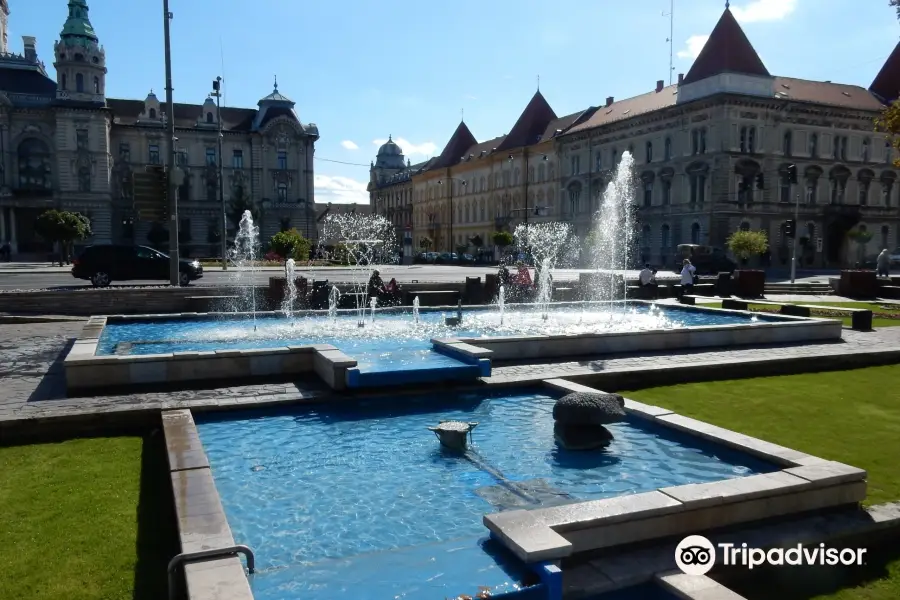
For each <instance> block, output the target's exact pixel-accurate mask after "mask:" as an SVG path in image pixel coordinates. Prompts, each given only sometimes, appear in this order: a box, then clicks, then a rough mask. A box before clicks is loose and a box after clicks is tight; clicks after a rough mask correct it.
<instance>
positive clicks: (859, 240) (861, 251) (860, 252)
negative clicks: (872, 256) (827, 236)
mask: <svg viewBox="0 0 900 600" xmlns="http://www.w3.org/2000/svg"><path fill="white" fill-rule="evenodd" d="M847 237H848V238H849V239H851V240H853V241H854V242H856V252H857V260H859V262H860V263H862V262H863V261H864V260H865V254H866V245H867V244H868V243H869V242H871V241H872V232H871V231H865V230H862V229H855V230H853V231H851V232H850V233H848V234H847Z"/></svg>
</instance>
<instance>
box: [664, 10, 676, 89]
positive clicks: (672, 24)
mask: <svg viewBox="0 0 900 600" xmlns="http://www.w3.org/2000/svg"><path fill="white" fill-rule="evenodd" d="M662 16H664V17H669V37H668V38H666V41H667V42H669V85H672V73H674V72H675V64H674V63H673V62H672V59H673V55H674V49H675V0H669V12H664V13H663V14H662Z"/></svg>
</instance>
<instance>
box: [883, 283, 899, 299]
mask: <svg viewBox="0 0 900 600" xmlns="http://www.w3.org/2000/svg"><path fill="white" fill-rule="evenodd" d="M878 295H879V296H881V297H882V298H890V299H891V300H898V299H900V285H882V286H880V287H879V288H878Z"/></svg>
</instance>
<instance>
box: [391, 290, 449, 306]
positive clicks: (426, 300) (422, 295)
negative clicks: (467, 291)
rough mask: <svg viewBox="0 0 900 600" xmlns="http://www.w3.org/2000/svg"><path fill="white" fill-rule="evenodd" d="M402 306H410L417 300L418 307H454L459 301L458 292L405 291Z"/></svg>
mask: <svg viewBox="0 0 900 600" xmlns="http://www.w3.org/2000/svg"><path fill="white" fill-rule="evenodd" d="M404 293H405V294H406V296H405V301H404V304H407V305H409V304H412V303H413V299H415V298H416V297H417V296H418V298H419V306H456V304H457V303H458V302H459V301H460V292H459V290H406V291H405V292H404Z"/></svg>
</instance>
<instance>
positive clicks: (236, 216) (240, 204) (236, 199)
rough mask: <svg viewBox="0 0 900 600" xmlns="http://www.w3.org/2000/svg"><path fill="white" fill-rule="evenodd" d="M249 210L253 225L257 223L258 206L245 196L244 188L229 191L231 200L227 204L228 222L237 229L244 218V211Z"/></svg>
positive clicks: (239, 187)
mask: <svg viewBox="0 0 900 600" xmlns="http://www.w3.org/2000/svg"><path fill="white" fill-rule="evenodd" d="M245 210H249V211H250V215H251V216H252V217H253V222H254V223H259V206H258V205H257V204H256V203H255V202H254V201H253V200H252V199H251V198H250V196H249V195H248V194H247V191H246V189H245V188H244V186H238V187H236V188H234V189H233V190H232V191H231V199H230V200H229V203H228V210H227V213H228V220H229V221H230V222H231V224H232V225H233V226H234V229H237V228H238V227H239V226H240V224H241V219H242V218H243V217H244V211H245Z"/></svg>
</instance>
